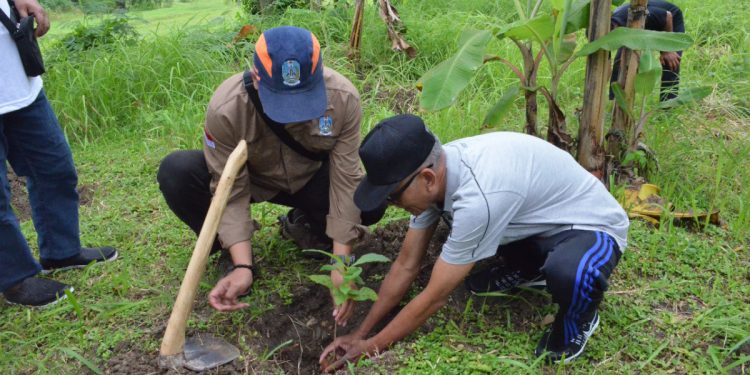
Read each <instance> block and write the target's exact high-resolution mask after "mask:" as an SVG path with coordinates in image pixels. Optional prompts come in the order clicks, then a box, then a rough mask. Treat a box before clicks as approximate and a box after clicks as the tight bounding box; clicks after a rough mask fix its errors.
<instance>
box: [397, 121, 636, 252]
mask: <svg viewBox="0 0 750 375" xmlns="http://www.w3.org/2000/svg"><path fill="white" fill-rule="evenodd" d="M443 148H444V150H445V155H446V163H447V164H446V165H447V169H448V170H447V175H446V180H447V181H446V184H447V185H446V192H445V202H444V207H443V209H442V210H440V209H439V208H437V207H432V208H430V209H428V210H427V211H425V212H423V213H422V214H421V215H419V216H418V217H414V216H412V218H411V220H410V225H409V226H410V227H411V228H415V229H421V228H427V227H429V226H430V225H432V224H434V223H435V222H436V221H437V220H438V219H439V218H440V217H441V216H443V217H446V219H447V220H448V221H449V222H451V223H452V224H451V233H450V235H449V236H448V239H447V240H446V242H445V244H444V245H443V251H442V253H441V254H440V257H441V258H442V259H443V260H444V261H445V262H447V263H451V264H467V263H471V262H476V261H479V260H481V259H484V258H488V257H491V256H493V255H494V254H495V253H496V251H497V248H498V246H499V245H501V244H507V243H509V242H513V241H518V240H521V239H524V238H527V237H530V236H535V235H541V236H551V235H553V234H556V233H560V232H562V231H565V230H569V229H581V230H592V231H603V232H606V233H608V234H609V235H611V236H612V237H613V238H614V239H615V241H617V244H618V245H619V247H620V251H623V250H624V249H625V246H626V245H627V234H628V226H629V224H630V223H629V221H628V217H627V215H626V214H625V211H624V210H623V209H622V208H621V207H620V205H619V204H618V203H617V201H616V200H615V199H614V198H613V197H612V195H610V193H609V192H608V191H607V189H606V187H605V186H604V185H603V184H602V183H601V182H599V180H597V179H596V178H595V177H594V176H592V175H591V174H590V173H589V172H587V171H586V170H585V169H583V168H582V167H581V166H580V165H578V163H577V162H576V161H575V160H574V159H573V157H571V156H570V154H568V153H567V152H565V151H562V150H560V149H558V148H557V147H555V146H553V145H551V144H549V143H547V142H545V141H543V140H541V139H539V138H536V137H533V136H530V135H526V134H521V133H510V132H496V133H489V134H484V135H479V136H475V137H471V138H464V139H459V140H456V141H453V142H450V143H448V144H446V145H444V146H443Z"/></svg>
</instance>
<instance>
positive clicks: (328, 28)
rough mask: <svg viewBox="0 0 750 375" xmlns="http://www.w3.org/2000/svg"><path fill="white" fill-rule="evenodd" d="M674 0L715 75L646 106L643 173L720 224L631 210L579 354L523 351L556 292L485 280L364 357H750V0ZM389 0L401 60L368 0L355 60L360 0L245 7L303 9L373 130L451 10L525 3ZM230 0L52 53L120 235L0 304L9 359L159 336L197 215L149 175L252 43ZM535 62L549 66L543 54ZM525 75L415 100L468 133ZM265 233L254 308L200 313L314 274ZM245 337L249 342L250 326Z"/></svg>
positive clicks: (450, 24) (499, 15) (394, 106)
mask: <svg viewBox="0 0 750 375" xmlns="http://www.w3.org/2000/svg"><path fill="white" fill-rule="evenodd" d="M680 5H681V6H682V7H683V10H684V11H685V17H686V21H687V28H688V33H690V34H691V35H692V36H693V37H694V38H695V39H696V44H695V46H694V47H692V48H691V49H689V50H687V51H686V52H685V55H684V58H683V61H684V65H683V76H682V85H683V86H684V87H687V86H698V85H711V86H713V87H714V89H715V90H714V93H713V94H712V95H711V96H710V97H708V98H707V99H706V100H704V101H702V102H701V103H699V104H696V105H693V106H690V107H685V108H678V109H676V110H673V111H671V112H664V113H659V114H657V115H656V116H655V117H654V118H653V119H652V120H651V121H650V122H649V124H648V125H647V128H646V138H645V140H644V141H645V142H646V143H647V144H648V145H649V146H651V148H652V149H654V150H655V151H656V153H657V156H658V158H659V163H660V166H661V170H660V171H658V172H656V173H654V174H653V175H651V176H650V177H649V180H650V181H651V182H654V183H656V184H658V185H659V186H660V187H661V188H662V195H663V196H664V197H666V198H667V199H668V200H669V201H671V202H672V203H673V204H674V205H675V206H676V207H678V208H680V209H694V210H708V209H712V208H718V209H720V210H721V218H722V219H723V221H724V222H725V225H724V226H722V227H713V226H709V227H708V228H706V230H704V231H702V232H692V231H688V230H686V229H684V228H679V227H674V226H672V225H669V223H667V222H665V223H663V225H662V226H661V228H660V229H653V228H650V227H648V226H646V225H645V224H643V223H641V222H633V225H632V227H631V230H630V241H629V242H630V246H629V248H628V249H627V251H626V253H625V255H624V256H623V258H622V260H621V262H620V265H619V267H618V269H617V270H616V272H615V274H614V276H613V277H612V284H611V289H610V293H609V294H608V295H607V297H606V300H605V302H604V304H603V306H602V324H601V326H600V330H599V331H598V332H597V333H596V334H595V335H594V337H593V338H592V340H591V341H590V342H589V345H588V346H587V352H586V355H585V357H584V358H583V359H582V360H579V361H576V362H574V363H572V364H570V365H565V366H559V367H557V366H552V367H550V366H544V365H542V364H541V363H540V362H539V361H536V360H535V359H534V358H533V356H532V353H533V349H534V347H535V346H536V341H537V340H538V338H539V336H540V335H541V331H542V328H541V327H540V326H539V323H540V322H541V320H542V318H543V317H544V316H545V315H546V314H548V313H550V312H553V311H554V309H553V308H552V307H550V306H549V305H545V304H534V308H533V309H531V310H530V311H531V312H530V313H529V315H528V316H527V317H526V319H524V320H522V321H521V322H519V321H518V320H513V319H510V317H511V315H512V314H517V313H518V311H519V310H518V309H519V308H520V306H522V305H524V304H525V302H523V301H521V300H517V299H510V298H499V300H500V301H496V302H495V303H487V302H486V301H483V300H482V299H481V298H477V299H475V300H473V301H472V308H470V309H467V310H466V312H465V314H464V315H463V317H462V318H460V319H456V318H455V317H452V316H450V315H447V314H438V316H436V317H434V318H432V323H433V324H432V325H433V326H435V327H438V328H436V329H434V330H432V331H430V332H425V333H420V334H416V335H412V336H410V337H409V338H407V339H406V340H405V341H404V342H403V343H401V344H399V345H397V346H396V347H394V348H393V350H392V353H393V354H395V357H396V360H395V362H394V363H395V364H394V363H391V364H390V365H388V366H385V365H383V363H382V362H378V361H377V360H376V361H365V362H363V363H362V365H361V366H363V367H364V368H366V369H368V371H372V372H378V371H380V372H390V371H394V369H396V368H397V369H398V372H399V373H403V374H412V373H428V372H430V373H441V374H442V373H446V374H447V373H450V374H453V373H466V374H472V373H477V374H480V373H539V372H544V373H581V374H585V373H602V374H609V373H622V374H629V373H649V374H650V373H680V374H683V373H711V374H714V373H746V372H747V369H748V367H750V354H748V345H750V300H748V295H750V287H749V286H750V273H749V271H748V269H750V255H749V251H750V249H749V248H748V246H749V244H750V189H748V188H747V185H748V184H750V172H749V171H748V168H747V165H748V163H749V162H750V155H749V154H750V142H748V135H747V127H748V125H749V124H750V102H748V97H750V84H749V83H750V82H748V78H749V77H748V76H749V75H750V73H749V72H750V66H748V65H750V63H748V61H750V56H749V55H748V53H749V52H750V39H748V37H747V32H748V29H747V26H746V25H747V23H746V22H745V20H747V18H748V17H750V5H748V4H746V3H745V2H736V4H735V3H733V5H732V6H731V7H728V6H725V3H722V2H719V1H716V0H712V1H708V2H702V1H698V0H686V1H683V2H680ZM397 7H398V9H399V11H400V13H401V16H402V18H403V20H404V22H405V24H406V25H407V27H408V28H409V31H408V33H407V38H408V41H409V42H410V43H411V44H412V45H414V46H415V47H416V48H417V50H418V51H419V55H418V57H417V58H416V59H414V60H408V59H406V58H405V57H404V56H403V55H401V54H396V53H393V52H392V51H390V48H389V43H388V42H387V39H386V37H385V27H384V26H383V24H382V22H381V21H380V20H379V18H378V16H377V14H376V12H375V10H374V8H372V6H368V8H367V11H366V15H365V30H364V35H363V39H362V41H363V42H362V52H361V54H362V58H361V63H360V65H359V66H358V67H355V66H354V65H352V64H351V63H350V62H348V61H347V60H346V59H345V57H344V56H345V46H346V44H347V40H348V33H349V23H350V22H351V14H350V11H349V10H345V9H328V10H326V11H325V12H323V13H320V14H318V13H312V12H310V11H308V10H289V11H287V12H286V13H284V14H282V15H276V16H270V17H266V18H260V17H252V18H251V19H248V20H244V22H242V23H251V24H255V25H257V26H259V27H261V28H267V27H272V26H275V25H281V24H294V25H299V26H303V27H308V28H310V29H312V30H313V31H314V32H315V33H316V35H317V36H318V38H319V39H320V41H321V44H322V45H323V47H324V55H325V59H326V63H327V64H328V65H329V66H332V67H334V68H336V69H337V70H339V71H341V72H342V73H343V74H345V75H347V76H348V77H350V78H351V79H352V81H353V82H354V84H355V85H356V86H357V87H358V88H359V89H360V92H361V94H362V98H363V104H364V112H365V116H364V119H363V124H362V128H363V130H362V131H363V133H366V132H367V131H369V129H371V128H372V127H373V126H374V125H375V124H376V123H377V122H378V121H379V120H380V119H382V118H384V117H386V116H389V115H392V114H394V113H395V112H396V111H397V110H399V109H400V110H412V111H414V110H416V105H417V103H418V102H417V101H416V99H415V100H411V99H410V98H412V97H413V95H414V94H415V90H414V89H413V87H414V83H415V81H416V80H417V79H418V78H419V77H420V76H421V75H422V74H423V73H424V72H425V71H426V70H427V69H429V68H430V67H432V66H434V65H435V64H436V63H438V62H439V61H441V60H443V59H445V58H446V57H448V56H449V55H450V54H451V53H452V51H454V49H455V43H456V40H457V38H458V34H459V31H460V30H462V29H463V28H466V27H477V28H482V27H489V26H490V25H493V24H496V23H499V22H507V21H509V20H511V19H512V14H513V13H514V11H513V3H512V2H511V1H509V0H504V1H499V2H498V1H490V0H478V1H472V2H462V1H459V2H456V1H449V0H432V1H415V0H404V1H401V2H398V3H397ZM232 9H233V5H228V4H224V3H223V2H220V1H209V0H200V1H199V0H196V1H193V2H189V3H180V2H175V3H174V5H173V6H172V7H170V8H165V9H158V10H153V11H147V12H138V17H140V18H142V19H143V20H147V21H148V22H141V21H137V20H136V21H133V22H134V25H136V26H137V27H138V28H139V30H140V31H141V33H142V34H144V35H146V37H145V38H144V39H143V40H141V41H139V42H137V43H131V44H116V45H114V46H111V47H110V48H109V49H106V50H105V49H100V50H96V51H90V52H87V53H85V54H83V55H78V56H72V55H70V56H66V55H60V56H59V57H58V58H55V59H54V60H53V64H51V69H50V72H49V74H47V75H46V76H45V87H46V89H47V92H48V96H49V97H50V98H51V100H52V102H53V106H54V108H55V110H56V112H57V114H58V117H59V118H60V121H61V124H62V125H63V127H64V128H65V131H66V134H67V136H68V138H69V140H70V142H71V145H72V147H73V151H74V155H75V160H76V163H77V166H78V170H79V174H80V180H81V184H84V185H88V186H92V187H93V189H94V196H93V201H92V203H91V204H90V205H88V206H85V207H82V209H81V232H82V237H83V242H84V244H89V245H97V244H106V245H114V246H117V247H118V248H119V249H120V251H121V254H122V255H121V259H120V260H118V261H117V262H114V263H111V264H107V265H104V266H97V267H90V268H87V269H84V270H83V271H80V272H68V273H60V274H57V275H55V276H54V277H55V278H56V279H59V280H61V281H64V282H67V283H70V284H72V285H74V286H75V287H76V293H75V299H73V298H71V299H69V300H68V302H66V303H64V304H60V305H59V306H56V307H53V308H50V309H46V310H28V309H22V308H18V307H10V306H0V373H9V374H13V373H32V372H33V373H42V374H61V373H80V372H82V371H84V369H90V370H91V369H98V370H102V371H103V370H104V369H105V364H106V361H107V359H108V358H109V357H110V356H111V355H112V353H113V352H116V348H117V345H118V344H119V343H122V342H139V343H141V345H142V348H143V349H144V350H146V351H150V352H156V351H157V350H158V345H159V342H158V339H157V338H155V332H156V330H158V329H159V327H163V324H164V323H165V322H166V318H167V316H168V314H169V311H170V308H171V305H172V303H173V301H174V297H175V294H176V291H177V288H178V286H179V283H180V280H181V278H182V273H183V270H184V269H185V267H186V265H187V262H188V260H189V252H190V250H191V249H192V247H193V245H194V235H193V234H192V233H191V232H190V231H189V230H188V229H187V228H186V227H184V226H183V225H182V224H181V223H180V222H179V220H178V219H176V218H175V217H174V215H173V214H172V213H171V212H170V211H169V209H168V208H167V206H166V204H165V203H164V201H163V199H162V197H161V195H160V193H159V190H158V187H157V185H156V183H155V175H156V171H157V168H158V164H159V161H160V160H161V158H162V157H164V156H165V155H167V154H168V153H169V152H171V151H173V150H176V149H185V148H198V147H200V142H201V127H202V121H203V115H204V111H205V107H206V104H207V102H208V100H209V98H210V96H211V94H212V92H213V90H214V88H215V87H216V86H217V85H218V84H219V83H220V82H221V81H222V80H223V79H224V78H226V77H227V76H228V75H230V74H232V73H233V72H235V71H239V70H241V69H243V68H244V67H246V62H245V59H244V58H245V57H246V56H244V55H243V54H244V51H247V50H248V48H251V46H249V45H247V44H241V45H239V46H238V47H236V48H235V49H231V50H228V49H227V48H226V47H225V46H226V44H227V43H228V42H229V41H230V40H231V38H232V36H233V34H234V32H235V31H236V30H237V29H238V27H239V23H237V24H233V23H232V22H231V21H232V19H233V17H234V11H233V10H232ZM221 15H223V16H224V20H225V21H226V22H227V23H226V24H225V23H221V24H218V23H217V24H213V23H212V20H213V17H216V16H221ZM80 17H81V15H79V14H63V15H59V16H58V15H53V32H56V33H57V34H52V35H50V36H49V37H45V38H44V39H43V40H42V41H43V44H44V47H45V48H46V50H49V49H50V48H52V47H51V44H52V43H51V41H52V40H53V39H54V38H57V37H59V36H62V34H64V33H63V32H64V31H65V30H66V27H68V26H66V25H69V24H68V22H74V21H75V20H77V19H78V18H80ZM90 21H91V22H96V18H94V19H93V20H90ZM185 24H187V25H188V26H185ZM199 24H208V25H199ZM490 49H491V50H492V52H493V53H497V54H500V55H503V56H506V57H508V58H510V59H511V60H512V61H514V62H519V61H520V59H519V57H518V56H517V53H516V50H515V47H514V46H512V45H511V44H510V43H507V42H503V41H492V42H491V44H490ZM743 64H745V65H743ZM743 66H744V68H743ZM583 74H584V63H583V61H578V62H576V63H575V64H574V65H573V66H572V67H571V69H570V70H569V71H568V73H566V76H565V77H564V78H563V80H562V82H561V84H560V102H561V103H562V106H561V107H562V109H563V110H564V111H565V113H566V115H567V116H568V119H569V126H570V127H571V128H572V129H573V131H574V130H575V128H576V126H577V124H576V121H575V120H574V117H575V116H574V115H573V112H574V110H575V109H576V108H578V107H580V105H581V102H582V100H581V95H582V90H583V89H582V87H583ZM539 80H540V82H541V83H544V82H547V81H548V80H549V74H548V73H547V72H546V71H545V70H544V69H543V70H542V71H541V72H540V75H539ZM514 84H516V82H515V78H514V77H513V76H512V74H511V73H510V72H509V71H508V69H506V68H504V67H503V66H500V65H488V66H486V67H484V68H482V70H481V71H480V72H479V73H478V75H477V77H476V79H475V80H474V81H473V82H472V83H471V84H470V85H469V87H468V88H467V89H466V90H465V91H464V92H463V93H462V94H461V95H460V97H459V100H458V102H457V104H456V105H455V106H453V107H451V108H449V109H446V110H444V111H441V112H437V113H425V114H423V116H424V118H425V120H426V122H427V123H428V124H429V125H430V126H431V128H432V129H433V130H434V131H435V132H436V133H437V134H438V135H439V136H440V137H441V139H442V140H443V141H448V140H452V139H456V138H459V137H464V136H469V135H474V134H477V133H478V132H479V125H480V122H481V120H482V119H483V117H484V114H485V113H486V111H487V110H488V109H489V108H490V106H492V105H493V104H494V101H495V100H497V99H498V98H499V97H500V95H501V93H502V92H503V91H504V90H505V88H506V87H509V86H510V85H514ZM654 99H655V98H654ZM650 104H651V105H653V104H655V103H653V102H652V103H650ZM539 113H540V116H539V119H540V123H542V124H543V123H545V121H546V108H545V106H544V104H543V102H542V101H541V100H540V111H539ZM522 127H523V107H522V103H521V101H518V102H516V103H515V107H514V109H513V110H512V112H511V114H510V115H509V116H508V118H507V120H506V125H505V126H504V127H503V129H504V130H514V131H520V130H521V129H522ZM281 211H282V210H281V209H279V208H278V207H274V206H271V205H257V206H255V207H254V208H253V215H254V217H255V218H257V219H258V220H259V221H260V222H261V223H264V224H271V223H273V222H274V221H275V217H276V215H277V214H278V213H279V212H281ZM403 217H406V214H405V213H404V212H402V211H396V210H392V211H389V213H388V217H387V218H386V220H384V222H387V221H390V220H396V219H398V218H403ZM381 225H382V223H381ZM23 228H24V232H25V233H26V234H27V237H28V238H29V241H30V242H31V243H32V244H33V243H35V240H36V236H35V233H34V230H33V226H32V225H31V222H24V223H23ZM254 246H255V249H256V254H257V255H256V256H257V257H259V258H260V259H261V260H260V262H262V264H263V265H264V267H271V268H273V267H277V268H281V267H291V269H290V270H289V272H287V273H284V274H285V275H286V276H279V277H276V278H264V279H262V280H259V282H258V285H257V286H256V288H255V291H254V294H253V296H252V297H251V301H252V305H253V308H252V309H250V310H247V311H243V312H238V313H234V314H218V313H215V314H211V315H210V316H205V317H195V316H194V317H192V319H191V321H190V324H191V327H212V326H215V325H220V324H237V325H239V324H241V322H243V321H246V320H249V319H253V317H256V316H258V315H259V314H262V313H263V312H264V311H267V310H269V309H273V307H274V306H273V304H272V303H271V302H270V301H272V300H274V298H273V297H276V296H278V297H281V300H284V301H289V300H290V298H289V294H288V293H289V289H288V285H289V284H290V280H292V279H295V278H296V279H303V278H305V275H304V274H300V271H299V270H300V268H299V267H298V263H299V258H298V257H297V256H296V255H295V252H294V250H293V249H292V248H291V246H290V245H289V243H288V242H286V241H283V240H281V239H280V238H279V236H278V233H277V231H275V230H274V228H272V227H270V226H265V227H264V228H263V229H261V231H260V232H258V233H257V235H256V236H255V237H254ZM279 274H281V273H279ZM217 277H218V271H216V270H211V271H210V272H209V273H208V274H207V275H206V277H205V278H204V280H203V282H202V284H201V291H200V294H199V298H198V303H199V304H205V300H204V298H205V294H206V292H207V291H208V290H209V289H210V288H211V285H212V284H213V282H214V280H216V278H217ZM522 297H524V298H528V297H529V295H527V294H524V295H522ZM531 300H533V301H545V299H544V298H535V299H531ZM498 302H499V303H498ZM524 311H525V310H524ZM247 340H248V341H251V340H252V338H247ZM241 349H242V350H243V352H247V351H249V350H252V345H250V343H248V344H247V345H245V346H243V347H242V348H241ZM265 354H268V353H265ZM252 355H253V356H255V357H262V356H263V355H264V353H263V352H258V353H253V354H252ZM384 366H385V367H384ZM92 371H93V372H96V371H97V370H92Z"/></svg>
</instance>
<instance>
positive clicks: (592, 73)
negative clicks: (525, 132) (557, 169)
mask: <svg viewBox="0 0 750 375" xmlns="http://www.w3.org/2000/svg"><path fill="white" fill-rule="evenodd" d="M611 8H612V1H611V0H593V1H592V2H591V13H590V16H589V28H588V39H589V42H593V41H595V40H597V39H599V38H601V37H603V36H605V35H607V33H608V32H609V28H610V18H611V17H612V11H611ZM611 74H612V73H611V67H610V53H609V51H605V50H599V51H598V52H595V53H593V54H591V55H589V56H588V57H587V58H586V83H585V87H584V94H583V109H582V112H581V119H580V127H579V128H578V163H579V164H581V166H582V167H584V168H586V170H587V171H589V172H591V173H592V174H593V175H594V176H596V177H597V178H599V179H602V178H604V148H603V142H604V111H605V110H606V108H607V88H608V87H609V86H608V82H609V78H610V75H611Z"/></svg>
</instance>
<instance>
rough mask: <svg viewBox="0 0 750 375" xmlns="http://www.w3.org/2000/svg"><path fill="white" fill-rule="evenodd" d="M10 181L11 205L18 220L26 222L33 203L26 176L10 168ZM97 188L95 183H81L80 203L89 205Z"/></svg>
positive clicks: (79, 191) (79, 190)
mask: <svg viewBox="0 0 750 375" xmlns="http://www.w3.org/2000/svg"><path fill="white" fill-rule="evenodd" d="M8 182H9V183H10V197H11V198H10V205H11V206H13V210H14V211H15V213H16V217H17V218H18V221H20V222H24V221H26V220H29V219H31V205H30V204H29V194H28V191H27V190H26V178H24V177H21V176H17V175H16V174H15V173H14V172H13V170H11V169H10V168H9V169H8ZM95 190H96V186H94V185H79V186H78V197H79V202H78V205H79V206H88V205H89V204H91V201H92V199H93V196H94V191H95Z"/></svg>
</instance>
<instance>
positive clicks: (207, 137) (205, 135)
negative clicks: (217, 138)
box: [203, 129, 216, 149]
mask: <svg viewBox="0 0 750 375" xmlns="http://www.w3.org/2000/svg"><path fill="white" fill-rule="evenodd" d="M203 140H204V141H205V142H206V146H208V147H210V148H213V149H216V142H214V137H212V136H211V134H208V130H206V129H203Z"/></svg>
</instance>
